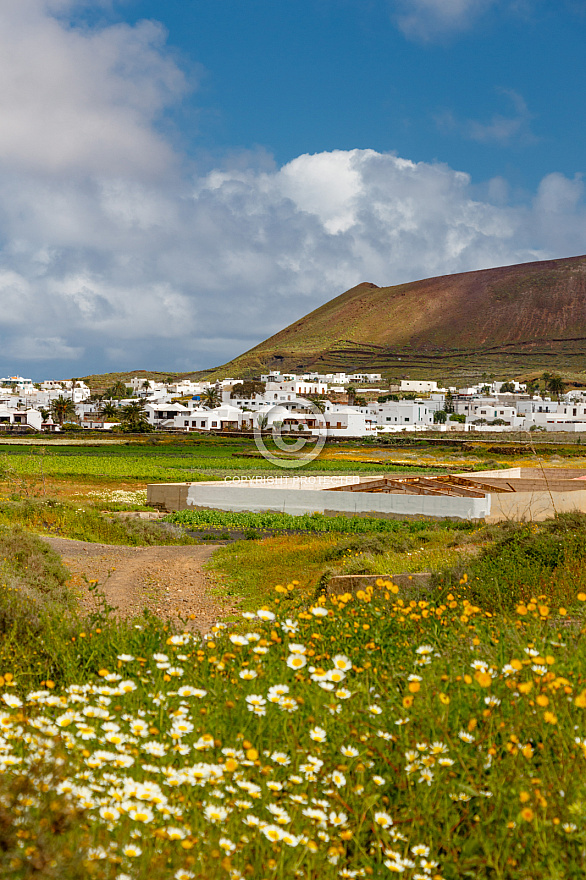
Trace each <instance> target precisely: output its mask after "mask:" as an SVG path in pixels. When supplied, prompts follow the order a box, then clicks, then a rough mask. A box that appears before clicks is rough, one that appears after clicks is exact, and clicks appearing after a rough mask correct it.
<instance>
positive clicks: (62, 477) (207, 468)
mask: <svg viewBox="0 0 586 880" xmlns="http://www.w3.org/2000/svg"><path fill="white" fill-rule="evenodd" d="M249 455H250V456H252V457H248V456H249ZM0 462H1V463H2V465H3V467H4V470H5V471H9V472H11V473H12V474H13V476H14V477H16V478H18V477H21V478H25V479H28V480H36V481H38V482H40V481H42V479H43V478H44V479H45V480H51V481H61V482H72V481H73V482H78V481H84V480H85V481H89V482H94V483H107V484H110V485H111V484H116V483H132V482H135V483H141V484H145V485H146V483H149V482H169V483H173V482H174V483H179V482H185V481H197V480H215V479H222V478H223V477H224V476H226V475H227V474H256V473H281V471H280V470H279V468H278V467H275V466H274V465H272V464H271V463H270V462H268V461H266V460H265V459H264V458H262V456H260V454H259V453H258V451H257V449H256V446H255V445H254V442H253V441H252V440H246V439H245V440H231V439H227V440H224V439H218V438H215V437H212V438H203V439H201V440H200V439H198V440H189V441H184V442H179V441H174V442H173V440H172V441H171V442H156V441H154V442H148V441H147V442H131V443H128V444H119V445H118V444H117V445H108V446H102V445H96V446H93V445H92V444H91V442H90V441H88V443H87V444H86V445H84V446H83V447H80V446H79V445H75V446H69V447H68V446H63V445H55V446H51V444H50V443H47V445H46V446H40V447H31V446H30V445H16V444H15V445H12V444H11V445H4V446H2V448H1V454H0ZM384 469H385V471H393V470H396V469H400V468H397V467H396V466H394V465H393V463H392V462H388V461H385V463H384ZM306 470H309V471H312V472H319V473H322V472H323V473H334V474H344V473H359V472H360V473H362V472H365V473H373V472H374V473H378V472H380V470H381V467H380V465H377V464H372V463H368V462H367V463H364V462H355V461H351V462H344V461H337V460H336V461H330V460H323V461H321V460H319V459H318V460H317V461H312V462H309V463H308V464H307V465H306V466H305V467H304V472H305V471H306ZM425 471H426V468H425V464H423V465H422V466H421V467H419V468H418V467H415V468H414V469H413V472H414V473H419V472H425Z"/></svg>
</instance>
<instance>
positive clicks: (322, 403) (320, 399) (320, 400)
mask: <svg viewBox="0 0 586 880" xmlns="http://www.w3.org/2000/svg"><path fill="white" fill-rule="evenodd" d="M305 399H306V400H309V401H310V403H313V405H314V406H315V407H316V409H318V410H319V411H320V413H323V412H325V408H326V403H327V402H328V398H327V397H324V396H323V395H321V394H308V395H307V397H306V398H305Z"/></svg>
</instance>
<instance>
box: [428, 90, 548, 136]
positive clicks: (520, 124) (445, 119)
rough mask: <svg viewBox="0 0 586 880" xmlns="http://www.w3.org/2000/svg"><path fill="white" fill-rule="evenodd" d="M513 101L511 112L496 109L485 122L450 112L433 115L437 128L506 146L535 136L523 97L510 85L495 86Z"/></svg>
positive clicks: (530, 115) (531, 115)
mask: <svg viewBox="0 0 586 880" xmlns="http://www.w3.org/2000/svg"><path fill="white" fill-rule="evenodd" d="M497 91H499V92H500V93H501V94H502V95H504V96H505V97H506V98H508V99H509V101H510V102H511V103H512V105H513V113H512V114H510V115H508V116H505V115H503V114H501V113H495V114H494V115H493V116H492V117H491V119H490V120H489V121H488V122H481V121H480V120H478V119H467V120H463V121H459V120H458V119H456V118H455V117H454V115H453V114H452V113H450V112H447V113H442V114H439V115H438V116H437V117H436V123H437V125H438V128H439V129H440V130H442V131H444V132H448V133H449V132H453V131H456V132H458V133H459V134H461V135H462V136H463V137H465V138H467V139H468V140H472V141H477V142H478V143H484V144H490V143H493V144H499V145H501V146H508V145H509V144H511V143H513V142H517V143H524V144H527V143H534V142H535V141H536V140H537V138H536V137H535V135H534V134H533V133H532V131H531V120H532V119H534V116H533V114H532V113H531V112H530V110H529V108H528V107H527V104H526V102H525V99H524V98H523V96H522V95H520V94H519V93H518V92H516V91H514V90H513V89H498V90H497Z"/></svg>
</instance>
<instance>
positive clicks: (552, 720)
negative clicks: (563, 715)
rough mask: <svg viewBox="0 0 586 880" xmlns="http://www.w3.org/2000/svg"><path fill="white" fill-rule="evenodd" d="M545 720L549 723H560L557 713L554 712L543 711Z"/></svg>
mask: <svg viewBox="0 0 586 880" xmlns="http://www.w3.org/2000/svg"><path fill="white" fill-rule="evenodd" d="M543 720H544V721H545V722H546V723H547V724H557V723H558V719H557V715H554V713H553V712H544V713H543Z"/></svg>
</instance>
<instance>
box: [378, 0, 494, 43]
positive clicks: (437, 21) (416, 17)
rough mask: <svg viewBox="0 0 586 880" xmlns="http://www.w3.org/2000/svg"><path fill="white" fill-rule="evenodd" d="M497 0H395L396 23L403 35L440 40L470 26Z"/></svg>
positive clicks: (411, 37) (410, 37)
mask: <svg viewBox="0 0 586 880" xmlns="http://www.w3.org/2000/svg"><path fill="white" fill-rule="evenodd" d="M495 2H497V0H395V8H396V10H397V23H398V25H399V27H400V29H401V30H402V31H403V33H404V34H405V36H406V37H408V38H409V39H414V40H420V41H422V42H428V41H430V42H433V41H435V40H441V39H443V38H444V37H445V36H447V35H449V34H452V33H458V32H461V31H464V30H466V29H467V28H469V27H470V26H471V25H472V24H473V23H474V22H475V21H476V19H478V18H479V17H480V16H481V15H482V14H483V13H484V12H486V10H487V9H489V8H490V7H491V6H493V5H494V4H495Z"/></svg>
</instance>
